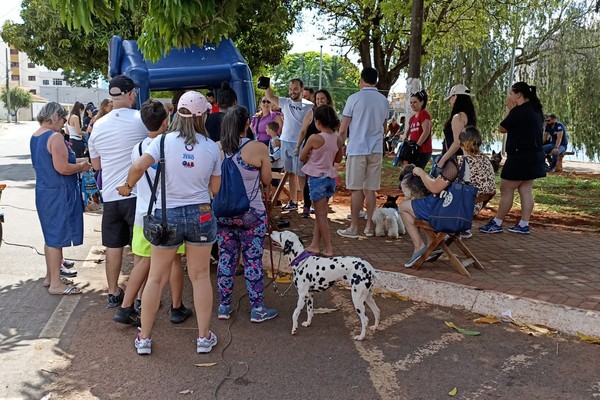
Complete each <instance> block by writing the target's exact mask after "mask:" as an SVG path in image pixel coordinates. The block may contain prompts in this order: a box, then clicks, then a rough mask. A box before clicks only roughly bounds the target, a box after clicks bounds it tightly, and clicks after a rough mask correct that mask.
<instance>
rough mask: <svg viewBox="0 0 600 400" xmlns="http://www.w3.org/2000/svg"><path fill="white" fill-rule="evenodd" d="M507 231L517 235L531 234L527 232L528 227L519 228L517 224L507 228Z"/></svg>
mask: <svg viewBox="0 0 600 400" xmlns="http://www.w3.org/2000/svg"><path fill="white" fill-rule="evenodd" d="M508 231H509V232H512V233H519V234H521V235H529V234H530V233H531V231H530V230H529V225H527V226H520V225H519V224H517V225H515V226H511V227H510V228H508Z"/></svg>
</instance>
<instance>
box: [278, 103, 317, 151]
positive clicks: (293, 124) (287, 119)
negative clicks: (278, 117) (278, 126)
mask: <svg viewBox="0 0 600 400" xmlns="http://www.w3.org/2000/svg"><path fill="white" fill-rule="evenodd" d="M312 107H313V103H311V102H310V101H308V100H305V99H302V101H293V100H292V99H290V98H289V97H280V98H279V108H281V112H282V114H283V129H282V130H281V138H280V139H281V140H282V141H284V142H293V143H296V142H297V141H298V135H300V130H301V129H302V121H303V120H304V116H305V115H306V113H307V112H308V111H309V110H312Z"/></svg>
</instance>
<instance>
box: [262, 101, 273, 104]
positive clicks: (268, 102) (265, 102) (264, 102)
mask: <svg viewBox="0 0 600 400" xmlns="http://www.w3.org/2000/svg"><path fill="white" fill-rule="evenodd" d="M261 103H263V104H271V102H270V101H269V100H262V101H261Z"/></svg>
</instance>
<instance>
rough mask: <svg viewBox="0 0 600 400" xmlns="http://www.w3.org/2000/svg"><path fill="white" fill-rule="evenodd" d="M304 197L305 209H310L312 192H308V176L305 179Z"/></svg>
mask: <svg viewBox="0 0 600 400" xmlns="http://www.w3.org/2000/svg"><path fill="white" fill-rule="evenodd" d="M302 195H303V196H304V207H305V208H310V207H311V206H312V201H310V191H309V190H308V175H307V176H306V177H305V179H304V189H303V190H302Z"/></svg>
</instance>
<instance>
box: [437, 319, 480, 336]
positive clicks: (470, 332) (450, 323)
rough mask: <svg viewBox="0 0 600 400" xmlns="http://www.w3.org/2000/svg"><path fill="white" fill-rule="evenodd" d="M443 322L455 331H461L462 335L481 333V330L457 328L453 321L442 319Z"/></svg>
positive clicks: (477, 334)
mask: <svg viewBox="0 0 600 400" xmlns="http://www.w3.org/2000/svg"><path fill="white" fill-rule="evenodd" d="M444 323H445V324H446V326H447V327H449V328H452V329H456V331H457V332H459V333H462V334H463V335H467V336H479V335H481V332H478V331H468V330H466V329H462V328H459V327H458V326H456V325H454V323H453V322H448V321H444Z"/></svg>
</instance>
